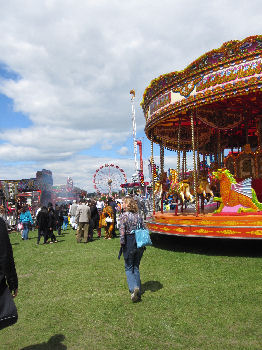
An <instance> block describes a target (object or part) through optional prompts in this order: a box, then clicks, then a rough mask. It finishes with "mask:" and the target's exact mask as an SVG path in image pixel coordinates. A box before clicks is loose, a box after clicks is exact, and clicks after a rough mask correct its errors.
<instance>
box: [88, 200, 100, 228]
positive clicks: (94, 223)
mask: <svg viewBox="0 0 262 350" xmlns="http://www.w3.org/2000/svg"><path fill="white" fill-rule="evenodd" d="M90 211H91V222H90V224H91V226H92V227H93V228H96V227H98V224H99V213H98V210H97V207H96V206H95V205H91V206H90Z"/></svg>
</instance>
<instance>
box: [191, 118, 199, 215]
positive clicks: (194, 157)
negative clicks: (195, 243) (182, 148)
mask: <svg viewBox="0 0 262 350" xmlns="http://www.w3.org/2000/svg"><path fill="white" fill-rule="evenodd" d="M190 119H191V131H192V148H193V165H194V171H193V178H194V195H195V203H196V216H198V198H197V188H196V155H195V152H196V149H195V134H194V116H193V114H191V116H190Z"/></svg>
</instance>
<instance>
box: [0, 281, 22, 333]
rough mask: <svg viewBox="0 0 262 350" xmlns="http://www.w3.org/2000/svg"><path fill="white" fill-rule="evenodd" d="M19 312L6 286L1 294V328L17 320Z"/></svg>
mask: <svg viewBox="0 0 262 350" xmlns="http://www.w3.org/2000/svg"><path fill="white" fill-rule="evenodd" d="M17 319H18V314H17V308H16V306H15V303H14V300H13V297H12V295H11V293H10V291H9V289H8V287H6V288H5V289H4V290H3V291H2V292H1V294H0V330H1V329H3V328H6V327H9V326H12V325H13V324H15V323H16V322H17Z"/></svg>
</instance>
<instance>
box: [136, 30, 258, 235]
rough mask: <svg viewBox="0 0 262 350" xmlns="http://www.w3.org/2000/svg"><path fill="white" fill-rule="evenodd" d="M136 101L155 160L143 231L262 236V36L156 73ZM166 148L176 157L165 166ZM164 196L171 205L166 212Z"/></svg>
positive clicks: (224, 45)
mask: <svg viewBox="0 0 262 350" xmlns="http://www.w3.org/2000/svg"><path fill="white" fill-rule="evenodd" d="M141 106H142V108H143V112H144V115H145V119H146V126H145V133H146V135H147V137H148V138H149V140H150V141H151V164H152V165H153V166H152V179H153V180H152V181H153V216H152V218H151V219H150V220H148V222H147V226H148V228H149V230H150V231H151V232H154V233H159V234H168V235H182V236H198V237H219V238H243V239H247V238H248V239H261V238H262V138H261V137H262V36H252V37H248V38H246V39H244V40H242V41H236V40H234V41H229V42H226V43H224V44H223V45H222V46H221V47H220V48H219V49H216V50H212V51H210V52H208V53H206V54H204V55H203V56H201V57H200V58H198V59H197V60H196V61H194V62H193V63H191V64H190V65H189V66H188V67H187V68H186V69H185V70H183V71H180V72H172V73H168V74H165V75H161V76H160V77H158V78H156V79H154V80H153V81H152V82H151V83H150V85H149V86H148V87H147V88H146V90H145V92H144V96H143V101H142V103H141ZM154 144H158V145H159V148H160V178H159V181H157V182H156V181H154V178H155V177H154V174H153V169H154V157H153V148H154ZM165 149H166V150H172V151H174V152H176V155H177V158H176V159H177V162H176V164H174V167H173V169H169V172H165V170H164V153H165ZM190 162H191V164H192V167H191V168H192V169H191V171H189V169H188V165H189V163H190ZM170 198H173V199H172V200H173V202H174V203H175V206H174V208H175V209H174V210H172V211H170V210H167V211H166V210H164V205H163V203H166V201H167V200H168V199H170ZM156 199H158V200H159V201H160V205H157V206H156Z"/></svg>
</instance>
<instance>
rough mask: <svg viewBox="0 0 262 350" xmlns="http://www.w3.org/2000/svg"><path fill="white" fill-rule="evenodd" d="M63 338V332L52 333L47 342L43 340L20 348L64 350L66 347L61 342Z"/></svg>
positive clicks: (27, 349) (26, 349)
mask: <svg viewBox="0 0 262 350" xmlns="http://www.w3.org/2000/svg"><path fill="white" fill-rule="evenodd" d="M63 340H65V336H64V335H63V334H56V335H53V336H52V337H51V338H50V339H49V340H48V342H47V343H46V342H43V343H41V344H35V345H29V346H26V347H25V348H22V349H21V350H66V349H67V347H66V346H65V345H64V344H62V341H63Z"/></svg>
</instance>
